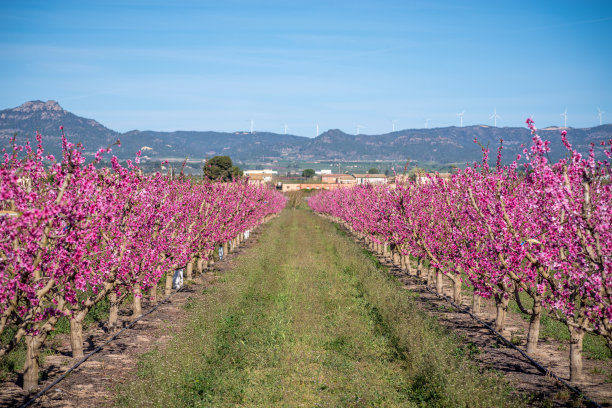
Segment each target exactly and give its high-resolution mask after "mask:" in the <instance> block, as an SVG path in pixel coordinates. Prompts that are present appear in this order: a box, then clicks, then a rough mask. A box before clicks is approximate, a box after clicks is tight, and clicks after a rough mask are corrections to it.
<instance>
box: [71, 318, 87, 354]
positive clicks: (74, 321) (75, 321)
mask: <svg viewBox="0 0 612 408" xmlns="http://www.w3.org/2000/svg"><path fill="white" fill-rule="evenodd" d="M84 318H85V313H84V312H80V313H77V314H76V315H75V316H73V317H71V318H70V348H71V349H72V358H83V356H84V354H83V319H84Z"/></svg>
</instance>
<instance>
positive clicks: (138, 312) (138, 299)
mask: <svg viewBox="0 0 612 408" xmlns="http://www.w3.org/2000/svg"><path fill="white" fill-rule="evenodd" d="M133 293H134V303H133V305H132V318H133V319H137V318H139V317H140V316H142V294H141V291H140V285H139V284H136V285H134V291H133Z"/></svg>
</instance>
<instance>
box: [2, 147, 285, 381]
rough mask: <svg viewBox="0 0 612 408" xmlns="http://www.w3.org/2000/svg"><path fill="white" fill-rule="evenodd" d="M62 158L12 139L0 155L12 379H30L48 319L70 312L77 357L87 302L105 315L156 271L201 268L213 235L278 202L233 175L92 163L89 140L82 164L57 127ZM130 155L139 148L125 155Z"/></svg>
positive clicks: (253, 221)
mask: <svg viewBox="0 0 612 408" xmlns="http://www.w3.org/2000/svg"><path fill="white" fill-rule="evenodd" d="M62 140H63V157H62V158H61V160H59V161H57V160H56V159H55V158H54V157H53V156H51V155H45V154H44V151H43V148H42V137H41V136H40V135H37V141H38V146H37V147H36V148H33V147H32V146H30V145H29V144H26V145H25V146H19V145H17V144H15V143H14V142H13V143H14V144H13V151H12V152H6V151H5V152H4V160H3V162H2V164H1V165H0V179H1V180H2V184H0V210H1V213H0V335H3V337H4V338H5V339H7V338H8V339H9V341H8V342H4V344H2V345H1V348H0V357H1V356H3V355H4V354H6V353H7V352H9V351H10V350H11V349H13V348H14V347H15V346H16V345H17V344H18V343H19V342H20V341H22V339H25V342H26V346H27V358H26V364H25V367H24V388H26V389H31V388H34V387H35V386H36V385H37V381H38V355H39V353H40V350H41V347H42V345H43V344H44V342H45V340H46V339H47V337H48V335H49V333H50V332H51V331H52V330H54V328H55V326H56V324H57V322H58V319H60V318H61V317H62V316H66V317H68V318H69V319H70V329H71V345H72V351H73V356H74V357H81V356H83V336H82V325H83V320H84V318H85V316H86V315H87V312H88V311H89V310H91V309H92V308H93V307H94V306H95V305H96V304H97V303H98V302H100V301H102V300H104V299H110V303H111V312H110V318H109V323H110V325H111V326H112V325H113V324H116V323H117V308H118V305H119V303H120V302H121V301H122V300H123V299H124V298H125V297H126V296H128V295H131V296H133V298H134V315H135V316H138V315H140V314H141V306H140V299H141V297H142V296H143V293H147V292H148V293H149V294H150V297H151V299H152V300H155V299H156V297H157V292H156V290H157V284H158V282H159V281H160V279H162V278H163V277H164V276H165V275H166V274H167V275H168V276H167V277H166V289H167V290H168V289H171V282H172V274H173V273H174V271H175V270H177V269H180V268H185V269H186V272H187V278H190V277H191V276H190V275H191V273H192V270H193V268H194V266H195V267H196V269H200V270H202V268H203V266H204V265H205V263H206V262H209V261H210V260H211V259H212V254H213V251H214V250H215V248H216V247H218V246H219V245H223V244H226V245H227V243H231V244H232V245H233V246H235V245H236V244H238V243H239V241H241V240H242V239H244V233H245V232H246V231H248V230H250V229H252V228H254V227H255V226H257V225H258V224H260V223H262V222H265V221H266V220H267V219H268V218H269V217H271V216H272V215H274V214H275V213H278V212H279V211H281V210H282V208H283V207H284V206H285V201H286V200H285V198H284V197H283V196H282V195H281V194H279V193H276V192H274V191H272V190H269V189H266V188H264V187H259V186H252V185H248V184H247V183H246V182H245V181H236V182H232V183H213V182H209V181H202V180H200V181H199V182H194V181H192V180H189V179H186V178H184V177H178V178H172V177H170V176H166V175H162V174H160V173H157V174H153V175H145V174H143V173H142V172H141V171H140V170H139V169H138V157H137V158H136V160H135V163H133V162H131V161H128V162H127V165H126V166H125V167H124V166H122V165H120V164H119V162H118V161H117V159H116V158H115V157H113V158H112V159H111V163H112V166H111V167H110V168H102V169H98V168H96V165H97V164H99V162H100V161H101V159H102V157H103V155H104V154H106V153H108V152H109V151H110V150H111V149H110V148H108V149H101V150H100V151H98V153H97V154H96V155H95V159H94V160H93V162H91V163H86V159H85V156H84V154H83V149H82V147H81V146H74V145H73V144H71V143H69V142H68V141H67V140H66V138H65V137H64V136H63V135H62ZM137 156H139V155H137Z"/></svg>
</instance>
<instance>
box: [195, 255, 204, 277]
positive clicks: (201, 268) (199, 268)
mask: <svg viewBox="0 0 612 408" xmlns="http://www.w3.org/2000/svg"><path fill="white" fill-rule="evenodd" d="M205 262H206V260H205V259H204V255H199V256H198V262H197V263H196V272H197V273H200V274H201V273H204V263H205Z"/></svg>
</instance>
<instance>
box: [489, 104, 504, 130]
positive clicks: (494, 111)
mask: <svg viewBox="0 0 612 408" xmlns="http://www.w3.org/2000/svg"><path fill="white" fill-rule="evenodd" d="M500 118H501V116H499V115H498V114H497V108H495V109H493V114H492V115H491V116H489V119H493V123H494V125H493V126H495V127H497V119H500Z"/></svg>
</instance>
